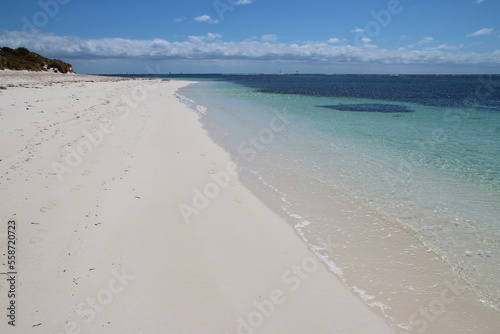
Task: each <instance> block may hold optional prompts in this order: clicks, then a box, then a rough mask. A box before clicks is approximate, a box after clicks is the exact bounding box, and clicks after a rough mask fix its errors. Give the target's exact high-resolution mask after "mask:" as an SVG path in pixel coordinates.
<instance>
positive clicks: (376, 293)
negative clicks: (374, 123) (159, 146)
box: [182, 89, 500, 333]
mask: <svg viewBox="0 0 500 334" xmlns="http://www.w3.org/2000/svg"><path fill="white" fill-rule="evenodd" d="M183 90H184V89H183ZM182 94H186V95H187V96H188V99H194V100H196V96H198V97H199V98H200V100H203V99H207V100H206V101H205V102H207V101H208V102H207V104H206V105H203V106H199V105H198V106H197V103H196V102H194V101H192V100H191V101H190V102H189V104H190V105H191V108H192V109H193V110H197V109H203V110H206V109H207V108H209V109H208V111H209V112H210V108H217V107H219V108H222V110H226V109H227V110H229V112H230V110H231V105H226V104H224V103H223V102H220V101H219V100H217V102H214V106H211V105H210V102H209V101H210V99H209V98H207V96H205V93H201V92H199V93H198V94H199V95H196V94H189V92H188V90H184V91H183V92H182ZM206 95H209V94H206ZM217 96H218V95H217ZM217 96H216V98H217ZM256 99H259V101H260V98H256ZM232 101H233V100H231V102H232ZM244 103H245V102H244V101H243V102H242V103H241V105H244ZM245 106H246V107H247V108H246V109H244V110H247V109H248V110H252V109H251V108H252V107H253V105H252V106H248V105H246V104H245ZM238 107H241V106H240V105H238ZM269 108H271V107H269ZM212 112H214V113H217V112H215V111H213V110H212ZM274 116H276V113H275V114H274V115H273V114H271V113H269V115H267V117H266V116H262V115H259V117H261V118H262V119H264V121H263V122H262V123H261V126H266V125H267V126H268V128H269V129H272V126H274V127H277V126H278V123H277V122H274V121H273V119H274ZM203 117H206V118H205V119H204V120H203V123H204V128H205V130H206V131H207V132H208V133H211V136H212V139H213V140H214V141H215V142H216V143H217V144H218V145H219V146H221V147H224V148H225V149H226V150H227V151H229V152H230V153H231V155H232V157H233V159H236V160H235V161H237V162H238V163H242V166H243V167H245V165H247V166H246V168H244V171H243V172H242V173H240V178H241V179H242V183H243V184H244V185H245V186H246V187H247V188H248V189H250V190H251V191H252V192H253V193H254V194H255V195H256V196H257V197H258V198H260V199H261V200H262V202H263V203H264V204H266V205H267V206H268V207H270V208H271V209H272V210H273V212H275V213H276V214H277V215H279V216H280V217H281V218H282V219H284V220H285V221H287V222H288V224H289V226H291V227H295V229H296V231H297V234H298V235H300V236H301V238H302V239H303V242H304V243H305V244H306V245H307V246H308V248H309V249H311V251H313V252H314V253H315V254H316V255H317V256H318V258H320V259H321V260H322V261H323V262H324V264H325V265H327V266H328V267H329V269H330V271H331V272H332V274H334V276H335V277H336V278H337V279H341V280H342V281H343V283H344V285H345V286H346V287H348V288H349V289H350V290H351V292H352V293H353V294H356V295H358V297H359V298H360V299H362V300H364V302H365V303H366V304H367V305H370V306H371V307H372V308H373V309H374V310H375V311H376V312H377V313H378V314H380V315H381V316H383V317H386V318H387V319H388V320H389V321H390V322H391V323H392V324H393V325H394V326H399V327H400V328H401V330H402V333H403V332H405V333H406V332H407V329H408V328H410V325H412V327H413V331H411V330H410V332H414V331H417V330H422V329H423V328H425V329H426V330H427V328H428V332H442V331H446V330H463V329H465V328H470V329H472V328H474V329H475V330H476V331H479V332H492V333H494V332H496V331H497V330H498V328H500V322H499V321H498V320H495V319H496V318H498V311H496V310H495V309H493V308H491V307H489V306H488V305H486V303H484V301H482V300H481V297H480V295H478V294H477V291H475V289H474V288H473V287H472V286H471V285H470V284H469V283H467V282H466V281H465V280H464V279H462V278H460V277H459V276H458V274H457V273H454V272H453V271H452V268H451V264H450V263H448V262H447V259H446V257H443V256H441V255H439V254H437V253H436V252H434V251H431V250H430V248H429V246H428V245H426V243H425V241H424V239H423V238H422V237H421V236H420V235H419V234H418V232H417V231H416V230H412V229H411V228H409V226H406V225H405V224H403V223H402V222H399V221H397V220H395V219H394V218H392V217H390V216H388V215H386V214H382V213H381V212H379V210H377V209H376V208H375V207H374V206H370V205H368V204H367V203H364V202H363V201H361V200H359V199H357V198H356V197H354V196H352V195H351V194H349V193H348V192H346V191H342V190H341V189H335V191H334V190H333V189H331V187H328V186H327V185H324V184H321V183H320V182H318V180H316V179H314V178H313V177H307V176H306V175H302V174H301V173H299V171H297V170H294V169H293V168H291V167H287V165H286V164H285V163H282V164H278V163H277V162H276V161H269V160H272V158H269V159H267V160H266V159H263V161H261V164H259V163H258V162H257V163H256V162H255V161H256V160H258V159H255V160H254V158H255V156H251V155H250V154H248V155H242V154H243V153H246V152H247V151H244V150H240V148H241V147H242V146H241V145H239V146H238V143H244V142H243V140H244V139H241V138H239V137H238V136H236V137H238V138H239V139H234V138H235V137H231V135H230V134H227V133H229V132H230V130H228V129H226V128H225V127H224V126H227V125H228V124H230V122H229V121H228V122H227V123H224V126H219V125H218V124H217V122H214V121H213V119H211V116H210V115H209V114H208V115H206V116H205V115H203ZM215 119H217V120H218V121H219V122H224V121H225V119H224V116H218V117H216V118H215ZM221 119H222V121H221ZM289 122H290V124H292V123H293V118H289ZM262 124H264V125H262ZM234 126H235V127H236V128H237V125H236V123H235V124H234ZM292 126H293V125H289V127H292ZM259 129H260V131H261V132H259V133H264V131H265V130H266V129H264V128H257V130H255V129H254V130H252V131H250V133H253V134H255V133H257V131H258V130H259ZM233 130H234V129H233ZM236 132H238V130H236ZM268 132H269V131H268ZM274 132H275V134H276V136H278V135H277V133H279V132H278V131H274ZM226 136H227V137H226ZM244 138H245V139H246V138H247V137H246V136H244ZM248 138H250V137H248ZM271 138H272V137H271ZM285 138H286V137H285ZM239 140H240V141H239ZM228 141H230V142H228ZM264 144H265V143H263V144H262V146H264ZM255 145H256V144H255ZM255 145H254V147H257V146H255ZM248 152H250V150H248ZM274 154H275V155H276V156H278V155H279V151H278V152H274ZM276 159H278V158H276ZM283 159H284V158H283ZM304 159H305V158H304ZM250 161H253V162H254V163H253V164H251V163H250ZM240 167H241V166H240ZM290 180H293V182H290ZM334 188H335V187H334ZM354 222H355V223H356V224H354ZM450 289H453V290H450ZM443 291H444V294H443V295H442V292H443ZM450 291H453V294H452V295H451V296H448V295H447V293H450ZM443 296H444V297H443ZM436 305H437V306H439V307H438V308H436ZM429 308H432V310H433V313H431V314H430V315H429V314H426V313H425V312H426V311H425V310H426V309H429ZM434 312H435V313H434ZM464 314H467V315H468V316H467V317H464ZM472 319H476V320H472Z"/></svg>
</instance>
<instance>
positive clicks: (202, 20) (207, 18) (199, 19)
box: [194, 15, 219, 24]
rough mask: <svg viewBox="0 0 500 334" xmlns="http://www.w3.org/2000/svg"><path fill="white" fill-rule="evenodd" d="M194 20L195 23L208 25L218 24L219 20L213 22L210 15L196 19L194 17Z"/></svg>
mask: <svg viewBox="0 0 500 334" xmlns="http://www.w3.org/2000/svg"><path fill="white" fill-rule="evenodd" d="M194 20H195V21H196V22H208V23H215V24H217V23H219V20H213V19H212V18H211V17H210V15H201V16H198V17H195V18H194Z"/></svg>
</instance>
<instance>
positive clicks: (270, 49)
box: [0, 30, 500, 68]
mask: <svg viewBox="0 0 500 334" xmlns="http://www.w3.org/2000/svg"><path fill="white" fill-rule="evenodd" d="M423 41H425V42H423ZM433 41H434V39H433V38H427V39H423V40H422V41H421V42H419V43H422V44H425V43H431V42H433ZM0 45H5V46H9V47H11V48H17V47H20V46H24V47H26V48H28V49H30V50H32V51H34V52H37V53H40V54H42V55H44V56H46V57H50V58H59V59H63V60H66V61H69V62H71V61H72V60H79V61H91V60H96V61H98V60H128V61H135V60H138V59H140V60H142V61H149V60H150V61H164V60H169V61H170V60H183V61H194V62H195V63H198V62H199V61H205V60H207V61H218V62H220V63H221V64H223V63H225V62H230V61H237V62H240V61H242V60H246V61H251V62H255V61H286V62H303V63H308V64H325V65H331V64H346V63H350V64H368V65H369V64H377V66H378V65H380V64H389V65H436V64H437V65H442V64H444V65H474V64H488V65H495V66H497V68H500V50H497V51H493V52H489V53H475V52H466V53H464V52H460V51H459V50H458V48H459V47H457V48H455V47H453V46H450V45H447V44H441V45H440V46H438V47H435V48H428V49H423V50H419V49H412V50H408V49H406V48H400V49H398V50H393V49H380V48H377V47H376V46H374V45H372V44H369V43H367V44H364V45H363V46H355V45H338V44H331V43H328V42H327V41H309V42H303V43H294V44H290V43H267V42H263V41H258V40H253V39H250V40H246V41H239V42H227V41H224V40H223V39H222V35H220V34H215V33H208V34H207V35H204V36H189V37H188V39H187V40H186V41H180V42H170V41H167V40H163V39H153V40H133V39H122V38H99V39H86V38H79V37H74V36H58V35H54V34H49V33H42V32H35V31H32V32H20V31H6V30H0Z"/></svg>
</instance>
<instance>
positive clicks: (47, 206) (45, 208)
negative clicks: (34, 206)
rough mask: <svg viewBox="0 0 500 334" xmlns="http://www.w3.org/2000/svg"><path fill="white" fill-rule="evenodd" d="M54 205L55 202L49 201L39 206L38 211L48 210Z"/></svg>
mask: <svg viewBox="0 0 500 334" xmlns="http://www.w3.org/2000/svg"><path fill="white" fill-rule="evenodd" d="M56 206H57V204H56V203H53V202H50V203H48V204H46V205H45V206H43V207H41V208H40V211H42V212H47V211H48V210H50V209H52V208H53V207H56Z"/></svg>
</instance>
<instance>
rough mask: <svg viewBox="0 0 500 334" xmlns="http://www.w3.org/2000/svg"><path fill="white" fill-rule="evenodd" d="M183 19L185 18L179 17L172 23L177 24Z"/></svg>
mask: <svg viewBox="0 0 500 334" xmlns="http://www.w3.org/2000/svg"><path fill="white" fill-rule="evenodd" d="M185 19H186V17H185V16H181V17H178V18H176V19H175V20H174V22H175V23H179V22H182V21H184V20H185Z"/></svg>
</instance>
